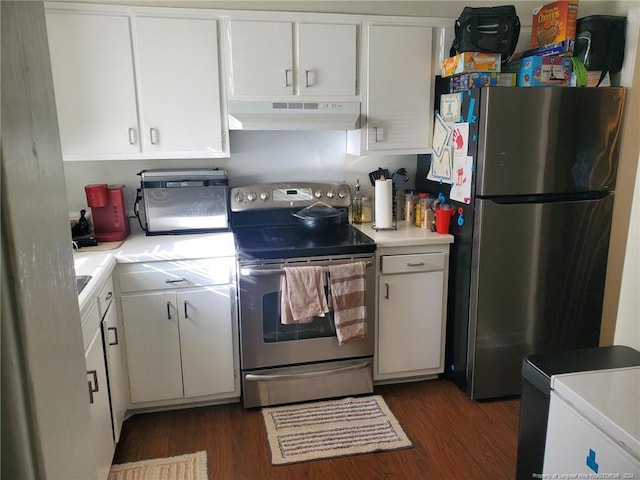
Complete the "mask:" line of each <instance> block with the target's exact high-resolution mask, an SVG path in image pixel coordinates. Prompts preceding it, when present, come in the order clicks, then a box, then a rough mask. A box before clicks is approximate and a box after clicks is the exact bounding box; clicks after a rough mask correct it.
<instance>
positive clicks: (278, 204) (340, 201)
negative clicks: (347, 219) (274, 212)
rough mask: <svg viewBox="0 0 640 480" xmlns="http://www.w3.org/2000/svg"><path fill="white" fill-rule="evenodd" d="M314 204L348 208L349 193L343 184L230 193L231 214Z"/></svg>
mask: <svg viewBox="0 0 640 480" xmlns="http://www.w3.org/2000/svg"><path fill="white" fill-rule="evenodd" d="M316 202H323V203H326V204H327V205H330V206H332V207H349V206H350V205H351V189H350V188H349V185H347V184H346V183H306V182H298V183H259V184H255V185H246V186H244V187H234V188H232V189H231V211H232V212H240V211H244V210H258V209H267V208H297V207H300V208H304V207H308V206H309V205H312V204H314V203H316Z"/></svg>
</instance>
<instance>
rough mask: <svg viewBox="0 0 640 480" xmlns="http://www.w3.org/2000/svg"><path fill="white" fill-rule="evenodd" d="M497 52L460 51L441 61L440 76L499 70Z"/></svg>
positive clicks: (498, 55)
mask: <svg viewBox="0 0 640 480" xmlns="http://www.w3.org/2000/svg"><path fill="white" fill-rule="evenodd" d="M500 57H501V55H500V54H499V53H483V52H462V53H459V54H458V55H455V56H454V57H449V58H445V59H444V60H443V61H442V64H441V66H442V76H443V77H450V76H451V75H455V74H457V73H466V72H500V59H501V58H500Z"/></svg>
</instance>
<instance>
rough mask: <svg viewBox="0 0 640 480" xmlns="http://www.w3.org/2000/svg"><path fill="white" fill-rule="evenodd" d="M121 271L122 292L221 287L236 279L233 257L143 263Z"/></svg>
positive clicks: (128, 265) (123, 267) (121, 268)
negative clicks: (209, 286)
mask: <svg viewBox="0 0 640 480" xmlns="http://www.w3.org/2000/svg"><path fill="white" fill-rule="evenodd" d="M119 268H120V270H119V279H120V291H121V292H122V293H125V292H144V291H149V290H173V289H176V288H189V287H201V286H206V285H222V284H227V283H234V280H235V279H234V276H235V259H234V258H233V257H225V258H215V259H206V260H176V261H169V262H166V261H163V262H144V263H134V264H127V265H122V266H121V267H119Z"/></svg>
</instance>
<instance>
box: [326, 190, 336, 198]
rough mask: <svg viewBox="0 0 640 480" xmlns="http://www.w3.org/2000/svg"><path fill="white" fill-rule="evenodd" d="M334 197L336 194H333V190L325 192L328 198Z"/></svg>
mask: <svg viewBox="0 0 640 480" xmlns="http://www.w3.org/2000/svg"><path fill="white" fill-rule="evenodd" d="M335 196H336V194H335V192H334V191H333V190H329V191H328V192H327V197H328V198H333V197H335Z"/></svg>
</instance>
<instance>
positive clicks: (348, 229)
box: [233, 223, 376, 259]
mask: <svg viewBox="0 0 640 480" xmlns="http://www.w3.org/2000/svg"><path fill="white" fill-rule="evenodd" d="M233 232H234V234H235V239H236V248H237V251H238V257H239V258H240V259H275V258H298V257H316V256H331V255H347V254H361V253H373V252H375V250H376V244H375V242H374V241H373V240H372V239H371V238H369V237H368V236H367V235H365V234H364V233H362V232H361V231H360V230H358V229H357V228H355V227H353V226H352V225H349V224H348V223H344V224H341V225H338V226H337V227H335V228H333V229H331V230H328V231H326V232H315V231H311V230H307V229H305V228H304V227H301V226H299V225H296V224H290V225H273V226H243V227H236V228H234V229H233Z"/></svg>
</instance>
